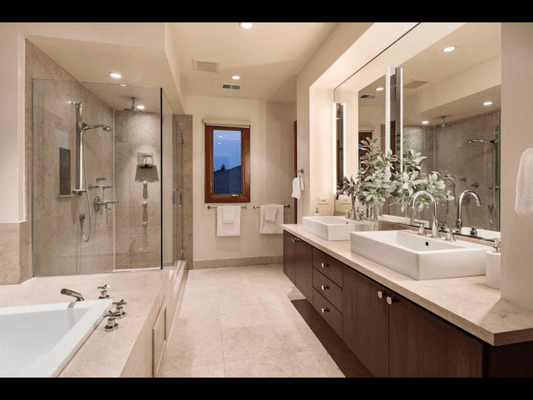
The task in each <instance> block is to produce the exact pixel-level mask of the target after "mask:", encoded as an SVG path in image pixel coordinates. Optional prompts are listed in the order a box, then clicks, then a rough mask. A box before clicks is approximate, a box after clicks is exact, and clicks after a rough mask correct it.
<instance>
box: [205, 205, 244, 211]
mask: <svg viewBox="0 0 533 400" xmlns="http://www.w3.org/2000/svg"><path fill="white" fill-rule="evenodd" d="M212 208H217V207H216V206H207V209H208V210H210V209H212ZM241 208H244V209H246V208H247V207H246V206H241Z"/></svg>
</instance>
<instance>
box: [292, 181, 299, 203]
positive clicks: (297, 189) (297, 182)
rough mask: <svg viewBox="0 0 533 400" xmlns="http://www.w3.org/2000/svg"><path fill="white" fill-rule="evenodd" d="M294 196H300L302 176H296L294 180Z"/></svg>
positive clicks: (296, 197) (297, 197)
mask: <svg viewBox="0 0 533 400" xmlns="http://www.w3.org/2000/svg"><path fill="white" fill-rule="evenodd" d="M291 196H292V197H294V198H295V199H299V198H300V178H294V179H293V181H292V195H291Z"/></svg>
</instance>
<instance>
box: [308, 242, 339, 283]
mask: <svg viewBox="0 0 533 400" xmlns="http://www.w3.org/2000/svg"><path fill="white" fill-rule="evenodd" d="M313 267H315V268H316V269H317V270H319V271H320V272H321V273H323V274H324V275H326V276H327V277H328V278H329V279H331V280H332V281H333V282H335V283H336V284H337V285H339V286H340V287H342V263H341V262H340V261H338V260H336V259H334V258H333V257H331V256H329V255H327V254H326V253H324V252H322V251H320V250H317V249H316V248H314V247H313Z"/></svg>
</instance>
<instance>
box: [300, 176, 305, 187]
mask: <svg viewBox="0 0 533 400" xmlns="http://www.w3.org/2000/svg"><path fill="white" fill-rule="evenodd" d="M300 190H304V178H302V177H301V176H300Z"/></svg>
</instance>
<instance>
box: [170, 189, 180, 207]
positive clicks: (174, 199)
mask: <svg viewBox="0 0 533 400" xmlns="http://www.w3.org/2000/svg"><path fill="white" fill-rule="evenodd" d="M173 192H174V193H173V194H174V197H173V200H172V202H173V203H174V207H181V206H182V205H183V189H174V190H173ZM176 193H179V194H180V201H179V203H177V204H176Z"/></svg>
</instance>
